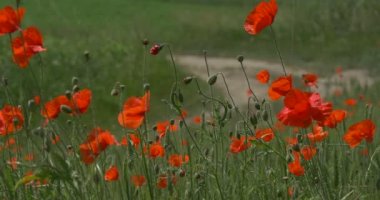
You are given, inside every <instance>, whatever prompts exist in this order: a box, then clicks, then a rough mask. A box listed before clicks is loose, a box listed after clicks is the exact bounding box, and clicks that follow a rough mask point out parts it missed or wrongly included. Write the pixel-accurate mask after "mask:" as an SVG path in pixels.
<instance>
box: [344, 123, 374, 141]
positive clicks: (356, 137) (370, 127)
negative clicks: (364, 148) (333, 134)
mask: <svg viewBox="0 0 380 200" xmlns="http://www.w3.org/2000/svg"><path fill="white" fill-rule="evenodd" d="M375 129H376V126H375V124H374V123H373V122H372V121H371V120H369V119H366V120H363V121H361V122H358V123H356V124H354V125H352V126H350V128H349V129H348V131H347V132H346V134H345V135H344V136H343V140H344V141H345V142H346V143H347V144H348V145H349V146H350V148H355V147H356V146H358V145H359V144H360V142H361V141H362V140H364V139H365V140H366V141H367V142H369V143H370V142H372V141H373V136H374V134H375Z"/></svg>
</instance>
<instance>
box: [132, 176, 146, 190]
mask: <svg viewBox="0 0 380 200" xmlns="http://www.w3.org/2000/svg"><path fill="white" fill-rule="evenodd" d="M131 181H132V183H133V185H135V187H141V186H143V185H144V184H145V183H146V180H145V176H143V175H133V176H131Z"/></svg>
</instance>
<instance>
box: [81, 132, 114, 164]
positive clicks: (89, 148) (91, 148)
mask: <svg viewBox="0 0 380 200" xmlns="http://www.w3.org/2000/svg"><path fill="white" fill-rule="evenodd" d="M115 144H117V141H116V139H115V137H114V136H113V135H112V134H111V133H110V132H109V131H105V130H102V129H101V128H94V129H93V130H92V131H91V133H90V134H89V135H88V137H87V140H86V141H85V142H84V143H83V144H81V145H80V146H79V150H80V155H81V159H82V161H83V162H84V163H85V164H91V163H93V162H94V161H95V158H96V157H97V156H99V154H100V153H101V152H102V151H104V150H105V149H106V148H107V147H108V146H109V145H115Z"/></svg>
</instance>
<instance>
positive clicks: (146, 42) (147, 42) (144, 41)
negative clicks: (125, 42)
mask: <svg viewBox="0 0 380 200" xmlns="http://www.w3.org/2000/svg"><path fill="white" fill-rule="evenodd" d="M142 43H143V45H144V46H147V45H148V44H149V40H148V39H146V38H145V39H143V41H142Z"/></svg>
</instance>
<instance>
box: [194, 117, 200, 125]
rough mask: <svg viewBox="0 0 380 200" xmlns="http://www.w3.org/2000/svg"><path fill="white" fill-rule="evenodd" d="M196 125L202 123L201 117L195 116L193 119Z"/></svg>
mask: <svg viewBox="0 0 380 200" xmlns="http://www.w3.org/2000/svg"><path fill="white" fill-rule="evenodd" d="M193 122H194V124H200V123H201V122H202V118H201V116H195V117H193Z"/></svg>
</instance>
